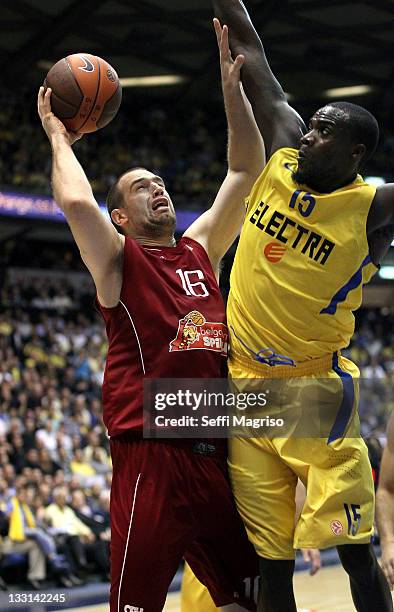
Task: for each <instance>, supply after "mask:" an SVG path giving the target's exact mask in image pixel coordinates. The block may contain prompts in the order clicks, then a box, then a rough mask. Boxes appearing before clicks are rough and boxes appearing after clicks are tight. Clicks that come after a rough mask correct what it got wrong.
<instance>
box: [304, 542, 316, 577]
mask: <svg viewBox="0 0 394 612" xmlns="http://www.w3.org/2000/svg"><path fill="white" fill-rule="evenodd" d="M301 552H302V556H303V558H304V561H306V562H307V563H309V564H310V570H309V573H310V575H311V576H314V575H315V574H316V573H317V572H318V571H319V569H320V567H321V558H320V551H319V550H317V549H316V548H306V549H302V551H301Z"/></svg>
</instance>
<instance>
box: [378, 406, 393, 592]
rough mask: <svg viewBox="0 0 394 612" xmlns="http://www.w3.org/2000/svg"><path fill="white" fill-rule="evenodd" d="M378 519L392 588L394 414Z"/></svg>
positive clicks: (385, 568) (385, 453) (382, 470)
mask: <svg viewBox="0 0 394 612" xmlns="http://www.w3.org/2000/svg"><path fill="white" fill-rule="evenodd" d="M376 519H377V523H378V529H379V536H380V544H381V547H382V568H383V571H384V573H385V575H386V578H387V581H388V583H389V585H390V588H391V589H393V587H394V415H391V417H390V419H389V422H388V425H387V446H386V448H385V449H384V451H383V457H382V465H381V468H380V477H379V487H378V492H377V494H376Z"/></svg>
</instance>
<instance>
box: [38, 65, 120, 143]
mask: <svg viewBox="0 0 394 612" xmlns="http://www.w3.org/2000/svg"><path fill="white" fill-rule="evenodd" d="M44 86H45V87H50V88H51V89H52V95H51V107H52V111H53V113H54V114H55V115H56V117H58V118H59V119H60V120H61V121H62V122H63V123H64V125H65V127H66V128H67V130H70V131H72V132H81V133H83V134H87V133H89V132H95V131H96V130H99V129H100V128H102V127H104V126H105V125H108V123H109V122H110V121H112V119H113V118H114V117H115V115H116V113H117V112H118V109H119V106H120V103H121V100H122V87H121V85H120V83H119V79H118V75H117V74H116V72H115V70H114V69H113V68H112V66H110V65H109V64H108V63H107V62H106V61H105V60H103V59H101V57H97V56H95V55H91V54H89V53H75V54H74V55H68V56H67V57H64V58H63V59H61V60H59V61H58V62H57V63H56V64H54V66H52V68H51V69H50V70H49V72H48V74H47V76H46V78H45V81H44Z"/></svg>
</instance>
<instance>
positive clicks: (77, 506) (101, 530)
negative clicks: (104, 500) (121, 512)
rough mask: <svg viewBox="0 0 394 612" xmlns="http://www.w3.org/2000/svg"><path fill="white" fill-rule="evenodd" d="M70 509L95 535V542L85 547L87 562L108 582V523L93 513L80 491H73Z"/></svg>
mask: <svg viewBox="0 0 394 612" xmlns="http://www.w3.org/2000/svg"><path fill="white" fill-rule="evenodd" d="M71 507H72V508H73V510H74V512H75V514H76V516H77V517H78V518H79V519H80V520H81V521H82V522H83V523H84V524H85V525H86V526H87V527H89V529H91V530H92V532H93V533H94V535H95V541H94V542H91V543H90V544H89V545H88V547H87V556H88V560H90V561H92V562H93V564H94V565H95V566H96V567H97V569H98V570H99V572H100V574H101V576H102V578H103V579H104V580H109V541H110V537H109V531H108V527H109V523H108V524H107V523H105V522H104V517H103V515H101V514H94V513H93V511H92V509H91V508H90V506H89V504H88V503H87V501H86V496H85V493H84V492H83V491H82V489H76V490H75V491H73V493H72V495H71Z"/></svg>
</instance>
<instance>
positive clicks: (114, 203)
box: [105, 166, 146, 233]
mask: <svg viewBox="0 0 394 612" xmlns="http://www.w3.org/2000/svg"><path fill="white" fill-rule="evenodd" d="M133 170H146V168H143V167H142V166H135V167H134V168H130V169H129V170H126V172H123V174H121V175H120V176H119V177H118V178H117V179H116V181H115V183H114V184H113V185H111V187H110V189H109V191H108V193H107V197H106V200H105V203H106V205H107V211H108V214H109V218H110V219H111V222H112V224H113V225H114V226H115V227H116V229H117V230H118V232H120V233H122V232H121V229H120V228H119V226H118V225H116V223H114V222H113V221H112V217H111V213H112V211H113V210H115V208H121V207H122V206H123V202H124V200H123V192H122V190H121V188H120V186H119V183H120V180H121V179H122V178H123V177H124V176H125V175H126V174H128V173H129V172H133Z"/></svg>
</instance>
